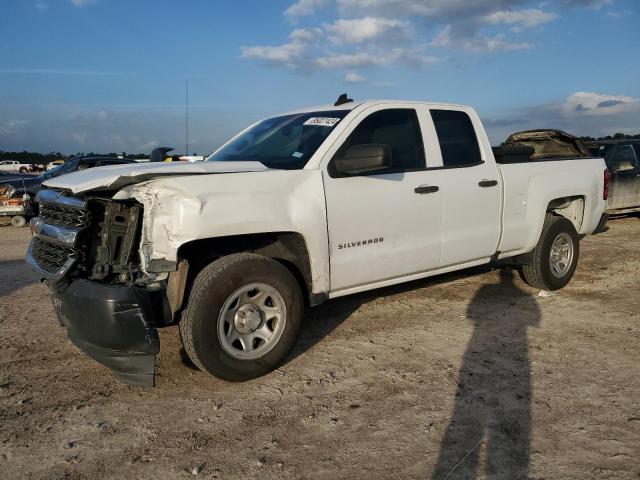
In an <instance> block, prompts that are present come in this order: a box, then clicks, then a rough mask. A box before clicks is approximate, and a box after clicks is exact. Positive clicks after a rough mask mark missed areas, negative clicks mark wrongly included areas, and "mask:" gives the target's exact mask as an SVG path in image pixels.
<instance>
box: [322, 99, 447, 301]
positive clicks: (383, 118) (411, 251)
mask: <svg viewBox="0 0 640 480" xmlns="http://www.w3.org/2000/svg"><path fill="white" fill-rule="evenodd" d="M354 124H355V127H354V126H351V131H350V133H348V137H347V139H346V140H345V141H344V142H343V143H342V145H341V146H340V147H339V148H338V150H337V151H336V152H335V155H334V156H333V158H334V159H335V158H336V157H337V156H338V155H342V154H344V152H345V151H346V150H347V149H348V148H349V147H351V146H354V145H366V144H376V145H387V146H389V148H390V150H391V152H392V165H391V167H390V168H388V169H386V170H384V171H375V172H371V173H368V174H367V173H361V174H357V175H340V174H339V172H336V171H335V168H334V164H335V161H334V159H332V160H331V161H330V162H329V165H328V168H327V172H325V181H324V182H325V195H326V203H327V222H328V230H329V256H330V264H331V291H332V294H335V293H339V292H340V291H344V290H347V289H357V287H360V286H364V285H367V284H374V283H377V282H384V281H385V280H391V279H394V278H397V277H403V276H408V275H411V274H415V273H420V272H424V271H425V270H429V269H434V268H437V267H438V264H439V261H440V250H441V212H442V196H441V192H440V191H439V186H438V184H439V175H440V174H439V172H438V171H437V170H432V171H426V164H425V149H424V144H423V141H422V131H421V127H420V121H419V119H418V114H417V112H416V110H415V109H413V108H389V107H386V108H385V107H372V108H370V109H367V110H365V111H364V112H362V113H361V114H360V116H359V117H358V118H357V121H356V122H354ZM345 293H348V292H345Z"/></svg>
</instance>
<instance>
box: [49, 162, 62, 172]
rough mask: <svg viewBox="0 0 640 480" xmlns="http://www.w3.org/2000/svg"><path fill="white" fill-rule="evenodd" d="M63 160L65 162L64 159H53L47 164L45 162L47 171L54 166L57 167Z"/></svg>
mask: <svg viewBox="0 0 640 480" xmlns="http://www.w3.org/2000/svg"><path fill="white" fill-rule="evenodd" d="M64 162H65V161H64V160H54V161H53V162H50V163H49V164H47V171H49V170H53V169H54V168H57V167H59V166H60V165H63V164H64Z"/></svg>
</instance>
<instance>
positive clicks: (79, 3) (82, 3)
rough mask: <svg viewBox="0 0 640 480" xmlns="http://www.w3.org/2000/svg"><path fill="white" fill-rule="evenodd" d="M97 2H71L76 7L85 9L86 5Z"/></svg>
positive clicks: (85, 0)
mask: <svg viewBox="0 0 640 480" xmlns="http://www.w3.org/2000/svg"><path fill="white" fill-rule="evenodd" d="M95 2H96V0H71V3H72V4H73V5H75V6H76V7H84V6H85V5H90V4H92V3H95Z"/></svg>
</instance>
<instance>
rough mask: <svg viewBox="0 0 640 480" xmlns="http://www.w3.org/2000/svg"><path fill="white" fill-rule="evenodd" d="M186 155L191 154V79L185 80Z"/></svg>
mask: <svg viewBox="0 0 640 480" xmlns="http://www.w3.org/2000/svg"><path fill="white" fill-rule="evenodd" d="M185 126H186V129H185V137H186V141H185V143H186V148H185V155H189V80H186V81H185Z"/></svg>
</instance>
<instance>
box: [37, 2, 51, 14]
mask: <svg viewBox="0 0 640 480" xmlns="http://www.w3.org/2000/svg"><path fill="white" fill-rule="evenodd" d="M48 8H49V5H48V4H47V3H45V2H36V10H38V11H39V12H44V11H46V10H47V9H48Z"/></svg>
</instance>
